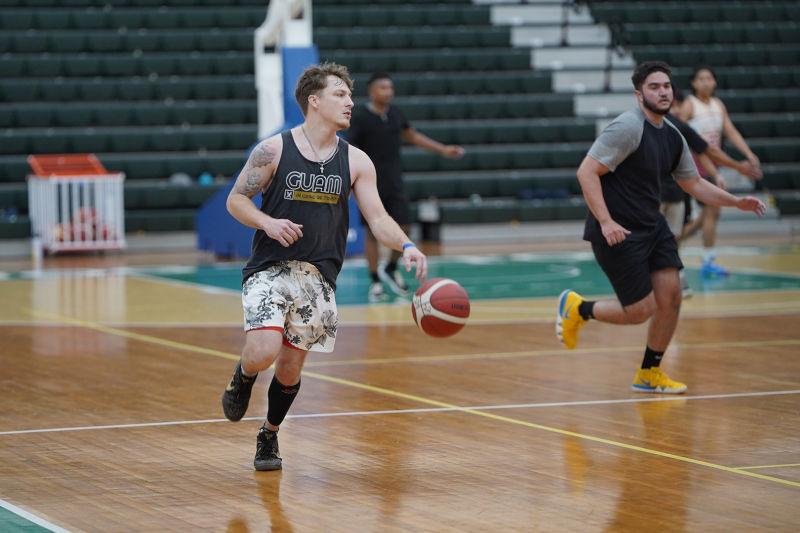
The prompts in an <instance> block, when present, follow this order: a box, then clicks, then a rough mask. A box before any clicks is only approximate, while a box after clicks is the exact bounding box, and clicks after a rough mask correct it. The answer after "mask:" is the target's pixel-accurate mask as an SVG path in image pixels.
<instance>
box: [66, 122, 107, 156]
mask: <svg viewBox="0 0 800 533" xmlns="http://www.w3.org/2000/svg"><path fill="white" fill-rule="evenodd" d="M70 141H71V143H72V150H73V151H74V152H77V153H100V152H106V151H108V150H109V138H108V136H107V135H105V134H103V133H97V132H96V131H95V130H94V128H87V129H84V130H83V131H81V132H76V133H74V134H72V135H71V136H70Z"/></svg>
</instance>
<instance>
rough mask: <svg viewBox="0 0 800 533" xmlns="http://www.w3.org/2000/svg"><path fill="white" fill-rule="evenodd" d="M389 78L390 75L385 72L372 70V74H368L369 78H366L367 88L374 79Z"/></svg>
mask: <svg viewBox="0 0 800 533" xmlns="http://www.w3.org/2000/svg"><path fill="white" fill-rule="evenodd" d="M391 79H392V78H391V76H389V75H388V74H387V73H386V72H373V73H372V76H370V77H369V80H367V89H369V86H370V85H372V82H374V81H378V80H391Z"/></svg>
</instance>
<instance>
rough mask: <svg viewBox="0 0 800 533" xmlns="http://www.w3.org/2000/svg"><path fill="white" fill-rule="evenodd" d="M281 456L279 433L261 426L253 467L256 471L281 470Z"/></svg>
mask: <svg viewBox="0 0 800 533" xmlns="http://www.w3.org/2000/svg"><path fill="white" fill-rule="evenodd" d="M281 463H282V461H281V454H280V452H279V451H278V432H277V431H270V430H268V429H267V428H266V427H264V426H261V429H260V430H258V437H257V438H256V458H255V459H254V460H253V466H255V467H256V470H280V469H281Z"/></svg>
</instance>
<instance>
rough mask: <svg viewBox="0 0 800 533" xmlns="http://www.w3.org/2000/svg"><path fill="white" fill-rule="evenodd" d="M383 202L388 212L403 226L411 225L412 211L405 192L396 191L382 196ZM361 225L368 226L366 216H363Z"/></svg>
mask: <svg viewBox="0 0 800 533" xmlns="http://www.w3.org/2000/svg"><path fill="white" fill-rule="evenodd" d="M380 196H381V202H383V207H385V208H386V212H387V213H389V216H390V217H392V218H393V219H394V221H395V222H397V223H398V224H399V225H401V226H407V225H410V224H411V211H410V209H409V207H408V195H407V194H406V193H405V191H403V190H397V189H395V191H394V192H392V193H390V194H385V195H384V194H381V195H380ZM361 225H363V226H366V225H367V221H366V219H364V215H361Z"/></svg>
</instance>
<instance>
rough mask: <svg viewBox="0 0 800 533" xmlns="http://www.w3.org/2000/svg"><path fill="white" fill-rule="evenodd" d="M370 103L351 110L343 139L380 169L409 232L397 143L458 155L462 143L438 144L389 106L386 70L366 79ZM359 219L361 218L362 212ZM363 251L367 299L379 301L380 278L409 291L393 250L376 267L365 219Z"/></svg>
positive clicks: (384, 195)
mask: <svg viewBox="0 0 800 533" xmlns="http://www.w3.org/2000/svg"><path fill="white" fill-rule="evenodd" d="M367 93H368V95H369V103H368V104H367V105H366V106H360V107H358V108H356V109H355V110H354V111H353V118H352V119H351V120H350V128H349V129H348V130H347V131H346V132H344V135H345V138H346V139H347V140H348V142H350V144H352V145H354V146H358V147H359V148H361V149H362V150H364V152H366V154H367V155H368V156H369V157H370V159H372V162H373V163H374V164H375V170H376V172H377V174H378V194H380V197H381V201H382V202H383V205H384V206H385V207H386V211H387V212H388V213H389V215H391V217H392V218H393V219H395V220H396V221H397V223H398V224H400V227H401V228H403V230H404V231H405V232H406V233H408V231H409V227H410V225H411V214H410V212H409V209H408V196H407V195H406V192H405V188H404V186H403V167H402V161H401V157H400V146H401V145H402V141H406V142H408V143H410V144H413V145H415V146H419V147H420V148H424V149H426V150H430V151H431V152H436V153H438V154H440V155H442V156H444V157H449V158H451V159H458V158H460V157H461V156H463V155H464V149H463V148H462V147H460V146H456V145H450V144H442V143H440V142H437V141H435V140H433V139H431V138H430V137H428V136H427V135H424V134H422V133H420V132H418V131H417V130H415V129H414V128H412V127H411V125H410V124H409V123H408V120H407V119H406V117H405V115H404V114H403V112H402V111H400V109H398V108H397V107H395V106H393V105H391V102H392V99H393V98H394V84H393V83H392V79H391V78H390V77H389V75H388V74H386V73H383V72H378V73H375V74H373V75H372V77H371V78H370V80H369V82H368V83H367ZM361 222H362V224H364V219H363V217H362V220H361ZM364 231H365V242H364V254H365V255H366V257H367V266H368V268H369V271H370V275H371V277H372V281H371V284H370V288H369V299H370V301H371V302H376V301H380V300H381V299H382V298H383V297H384V295H385V293H384V290H383V285H382V283H381V281H383V282H385V283H386V284H387V285H388V286H389V287H390V288H391V289H392V291H393V292H395V293H396V294H398V295H401V296H402V295H404V294H405V293H406V292H407V291H408V286H407V285H406V282H405V280H404V279H403V276H402V275H401V274H400V272H399V271H398V270H397V260H398V259H399V258H400V255H399V254H398V253H397V252H396V251H392V253H391V256H390V257H389V262H388V263H387V264H386V266H385V267H384V268H380V269H379V268H378V255H379V254H378V242H377V241H376V239H375V236H374V235H373V234H372V232H371V231H370V229H369V227H368V226H367V225H366V224H364Z"/></svg>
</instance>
